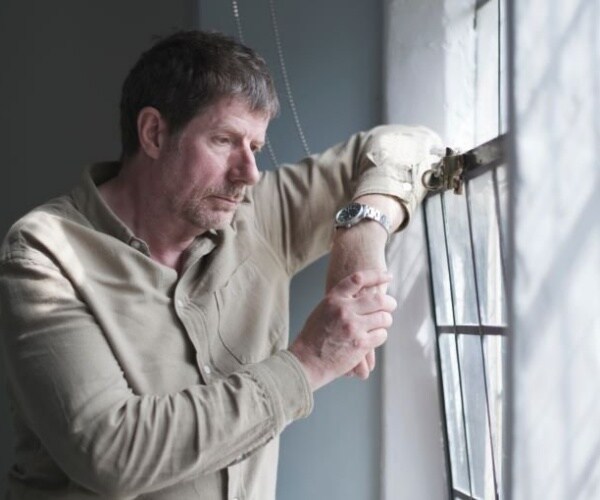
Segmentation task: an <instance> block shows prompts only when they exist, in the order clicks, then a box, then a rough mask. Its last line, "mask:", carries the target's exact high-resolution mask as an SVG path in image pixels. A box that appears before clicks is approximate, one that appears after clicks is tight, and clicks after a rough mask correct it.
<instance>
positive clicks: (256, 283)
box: [215, 260, 288, 364]
mask: <svg viewBox="0 0 600 500" xmlns="http://www.w3.org/2000/svg"><path fill="white" fill-rule="evenodd" d="M279 288H280V287H279V286H278V284H277V280H274V279H273V276H271V277H269V276H268V275H267V271H265V270H263V269H261V268H260V267H259V266H258V265H257V264H256V263H254V262H253V261H252V260H246V261H245V262H243V263H242V264H240V266H239V267H238V268H237V269H236V270H235V271H234V272H233V274H232V275H231V277H230V278H229V280H227V282H226V283H225V284H224V285H223V286H222V287H221V288H220V289H219V290H217V291H216V292H215V297H216V304H217V316H218V327H217V331H218V336H219V340H220V342H221V343H222V345H223V347H224V348H225V350H226V351H227V352H228V353H229V354H230V355H231V356H233V358H235V360H236V361H237V362H238V363H240V364H249V363H258V362H260V361H263V360H264V359H266V358H268V357H269V356H271V355H272V354H273V353H274V352H276V351H278V350H279V349H282V348H283V347H284V345H283V344H284V339H285V338H287V335H286V334H287V328H288V326H287V294H285V293H281V291H280V290H279Z"/></svg>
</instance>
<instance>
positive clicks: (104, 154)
mask: <svg viewBox="0 0 600 500" xmlns="http://www.w3.org/2000/svg"><path fill="white" fill-rule="evenodd" d="M194 7H195V5H194V2H192V1H190V0H185V1H178V2H164V1H161V0H127V1H126V2H119V1H102V2H82V1H80V0H61V1H60V2H45V1H41V0H38V1H35V2H31V1H23V0H2V1H1V2H0V61H2V69H1V70H0V100H1V104H0V109H1V111H0V151H1V152H2V156H1V157H2V165H1V169H2V181H0V204H1V205H0V233H1V234H2V235H4V233H5V232H6V230H7V229H8V228H9V227H10V225H11V224H12V222H14V220H15V219H16V218H17V217H19V216H20V215H22V214H23V213H24V212H25V211H27V210H28V209H29V208H31V207H33V206H35V205H37V204H39V203H41V202H43V201H45V200H46V199H48V198H50V197H52V196H55V195H57V194H62V193H63V192H66V191H68V190H70V189H71V187H72V186H73V185H74V183H76V182H77V181H78V179H79V176H80V173H81V171H82V169H83V166H84V165H85V164H87V163H90V162H93V161H98V160H103V159H112V158H115V157H116V156H117V155H118V154H119V133H118V103H119V94H120V86H121V82H122V80H123V79H124V77H125V74H126V72H127V70H128V69H129V67H130V66H131V65H132V64H133V62H134V61H135V60H136V58H137V57H138V55H139V53H140V52H141V51H142V50H143V49H144V48H146V47H147V46H148V45H149V44H150V43H151V41H152V38H153V37H154V36H155V35H160V34H164V33H168V32H170V31H171V30H172V29H173V28H177V27H179V28H181V27H191V26H193V24H194V22H195V19H194V16H195V14H196V9H195V8H194ZM3 386H4V384H3V383H2V389H4V387H3ZM0 443H1V444H0V496H1V497H4V488H5V476H6V472H5V471H6V469H7V468H8V466H9V464H10V460H11V451H10V449H11V446H10V445H11V444H12V436H11V431H10V425H9V419H8V408H7V402H6V398H5V394H4V391H3V390H2V391H0Z"/></svg>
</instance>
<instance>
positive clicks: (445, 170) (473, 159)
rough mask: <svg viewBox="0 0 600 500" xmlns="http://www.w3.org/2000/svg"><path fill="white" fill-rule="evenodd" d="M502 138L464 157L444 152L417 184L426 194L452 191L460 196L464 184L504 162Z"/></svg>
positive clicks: (497, 138)
mask: <svg viewBox="0 0 600 500" xmlns="http://www.w3.org/2000/svg"><path fill="white" fill-rule="evenodd" d="M505 151H506V134H503V135H499V136H498V137H495V138H494V139H492V140H491V141H488V142H486V143H484V144H481V145H479V146H477V147H475V148H473V149H471V150H469V151H467V152H466V153H458V151H455V150H453V149H451V148H446V154H445V156H443V157H442V159H441V160H440V161H439V162H438V163H436V164H435V165H433V167H432V168H431V169H429V170H426V171H425V172H424V173H423V176H422V178H421V182H423V186H425V189H427V191H429V192H430V193H439V192H442V191H447V190H450V189H452V190H453V191H454V192H455V193H456V194H462V192H463V184H464V182H465V181H466V180H469V179H472V178H473V177H477V175H479V174H481V173H483V172H484V171H486V170H488V169H492V168H494V167H496V166H498V165H500V164H502V163H505V162H506V158H505Z"/></svg>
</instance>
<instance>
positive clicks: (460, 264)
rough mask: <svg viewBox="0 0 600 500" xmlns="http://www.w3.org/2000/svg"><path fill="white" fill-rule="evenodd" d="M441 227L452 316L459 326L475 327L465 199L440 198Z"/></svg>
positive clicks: (458, 197) (472, 272)
mask: <svg viewBox="0 0 600 500" xmlns="http://www.w3.org/2000/svg"><path fill="white" fill-rule="evenodd" d="M442 198H443V201H444V208H445V223H446V224H445V227H446V239H447V242H448V250H449V254H450V273H451V274H450V276H451V280H452V281H451V283H452V293H453V298H454V314H455V316H456V323H457V324H459V325H476V324H478V316H477V299H476V295H475V274H474V271H473V259H472V257H471V244H470V238H469V226H468V220H467V204H466V198H465V196H458V195H455V194H454V193H452V192H450V193H447V194H444V195H442Z"/></svg>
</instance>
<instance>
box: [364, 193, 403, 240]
mask: <svg viewBox="0 0 600 500" xmlns="http://www.w3.org/2000/svg"><path fill="white" fill-rule="evenodd" d="M354 201H355V202H356V203H363V204H365V205H369V206H370V207H373V208H375V209H377V210H379V211H380V212H381V213H382V214H385V216H386V217H387V219H388V221H389V223H390V233H393V232H395V231H396V230H397V229H398V228H399V227H400V225H401V224H402V222H404V219H405V218H406V209H405V208H404V205H403V204H402V202H401V201H400V200H399V199H398V198H395V197H394V196H389V195H385V194H365V195H362V196H359V197H358V198H356V199H355V200H354Z"/></svg>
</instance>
